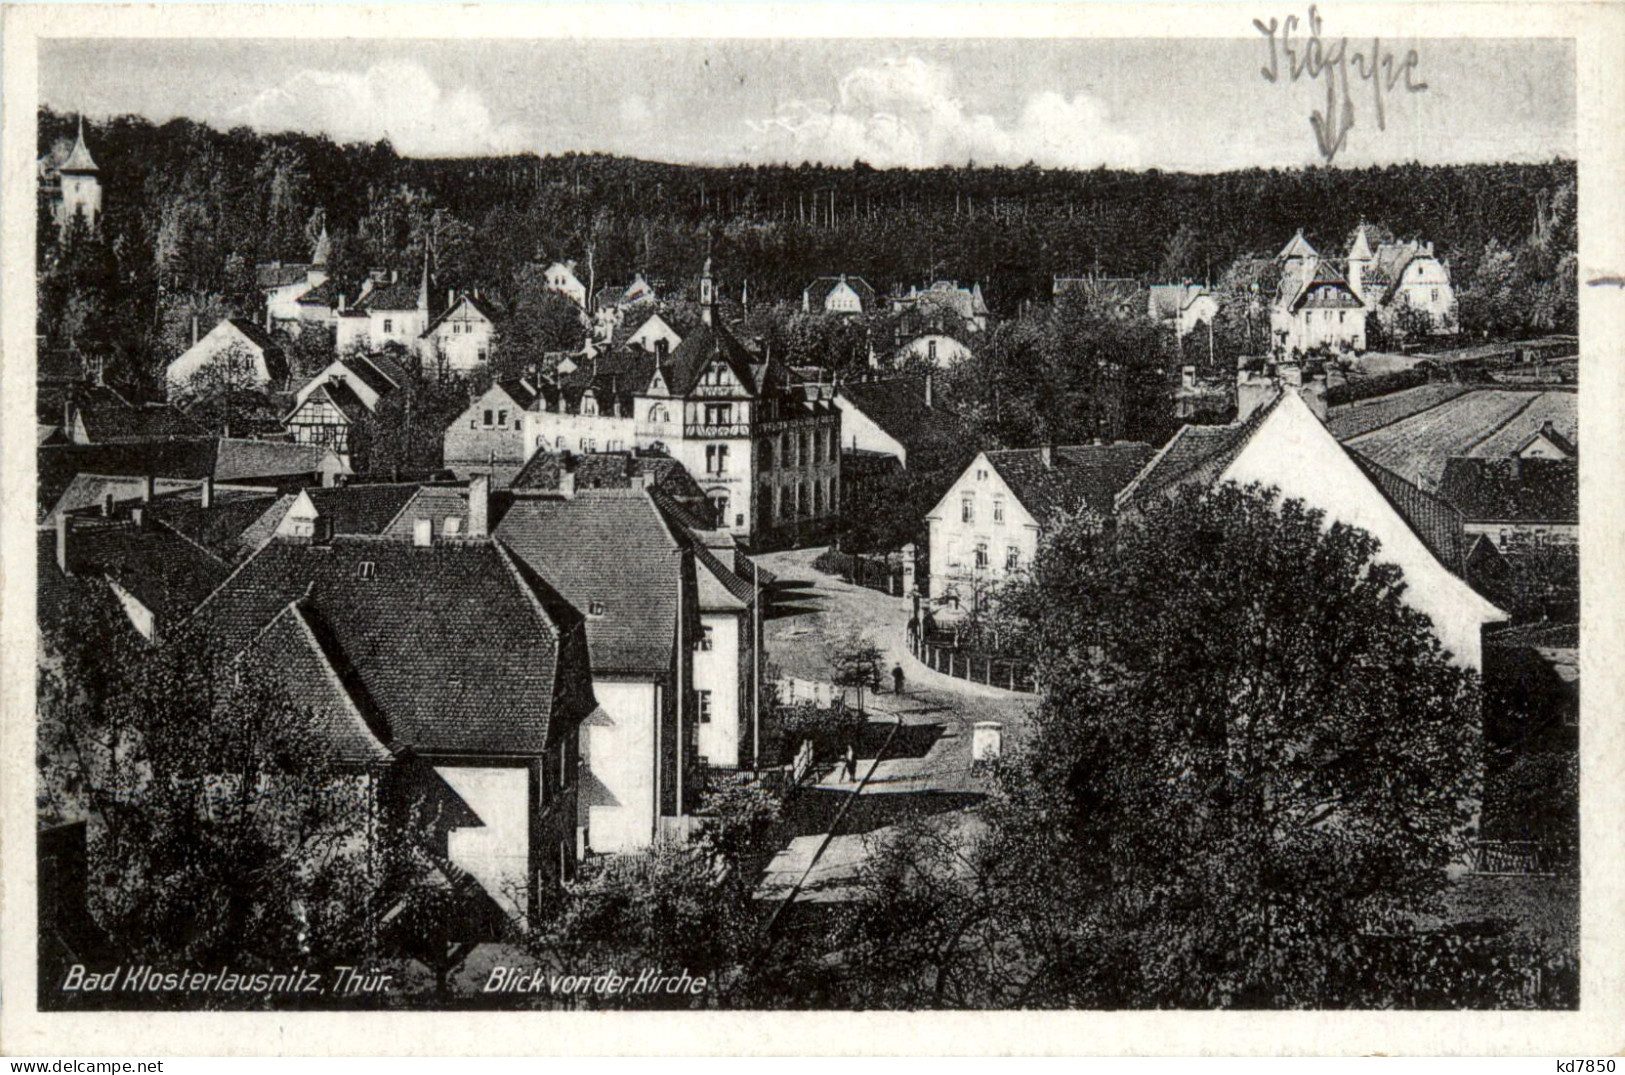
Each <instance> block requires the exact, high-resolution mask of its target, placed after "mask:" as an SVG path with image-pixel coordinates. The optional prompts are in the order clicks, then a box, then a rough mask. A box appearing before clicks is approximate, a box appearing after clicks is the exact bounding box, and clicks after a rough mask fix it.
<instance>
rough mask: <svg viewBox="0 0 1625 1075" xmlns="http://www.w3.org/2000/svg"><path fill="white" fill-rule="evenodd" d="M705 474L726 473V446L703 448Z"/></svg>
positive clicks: (718, 445) (714, 445) (715, 445)
mask: <svg viewBox="0 0 1625 1075" xmlns="http://www.w3.org/2000/svg"><path fill="white" fill-rule="evenodd" d="M705 472H706V473H707V474H726V473H728V446H727V445H726V444H707V445H706V446H705Z"/></svg>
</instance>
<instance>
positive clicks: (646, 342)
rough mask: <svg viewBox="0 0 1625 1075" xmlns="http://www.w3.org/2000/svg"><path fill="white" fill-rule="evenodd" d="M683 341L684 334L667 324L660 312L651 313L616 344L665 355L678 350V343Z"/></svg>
mask: <svg viewBox="0 0 1625 1075" xmlns="http://www.w3.org/2000/svg"><path fill="white" fill-rule="evenodd" d="M682 342H683V337H682V335H681V334H679V333H678V331H677V330H676V329H674V328H672V327H671V325H669V324H667V323H666V319H665V318H663V317H661V316H660V314H659V313H651V314H650V315H649V316H648V317H646V318H644V319H643V321H642V322H641V323H640V324H639V325H638V327H637V328H636V329H634V330H633V331H631V332H630V333H628V334H627V335H626V337H625V338H624V339H620V340H616V341H615V345H616V346H625V347H637V348H640V349H642V350H644V351H647V352H649V353H650V354H652V355H653V354H658V355H662V356H664V355H669V354H670V353H671V352H673V351H675V350H677V345H678V344H680V343H682Z"/></svg>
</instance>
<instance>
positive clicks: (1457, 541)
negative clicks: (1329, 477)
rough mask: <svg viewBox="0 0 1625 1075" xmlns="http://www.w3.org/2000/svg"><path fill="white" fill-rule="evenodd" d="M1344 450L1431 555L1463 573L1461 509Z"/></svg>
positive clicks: (1464, 536) (1464, 551) (1464, 533)
mask: <svg viewBox="0 0 1625 1075" xmlns="http://www.w3.org/2000/svg"><path fill="white" fill-rule="evenodd" d="M1345 450H1346V451H1348V456H1349V458H1350V459H1352V460H1354V465H1355V466H1357V467H1359V468H1360V470H1361V471H1363V472H1364V473H1365V476H1366V477H1367V478H1370V479H1371V484H1372V485H1374V486H1376V487H1377V491H1378V492H1380V493H1381V494H1382V495H1383V498H1384V499H1386V500H1387V501H1388V503H1389V504H1391V505H1393V508H1394V510H1395V511H1397V512H1398V513H1399V515H1400V517H1401V518H1402V519H1404V520H1405V523H1406V525H1407V526H1409V527H1410V528H1411V530H1412V532H1414V533H1415V534H1416V536H1417V537H1419V538H1421V539H1422V544H1424V545H1426V546H1427V547H1428V551H1429V552H1431V553H1432V554H1433V558H1434V559H1435V560H1438V561H1439V563H1441V564H1443V565H1444V566H1445V567H1446V568H1448V569H1449V570H1450V571H1451V572H1452V573H1453V574H1456V575H1464V574H1465V572H1466V570H1467V531H1466V529H1465V528H1464V527H1463V525H1462V516H1461V512H1459V511H1457V510H1456V509H1455V508H1454V507H1452V506H1451V505H1450V504H1449V502H1447V501H1445V500H1444V499H1442V498H1440V497H1437V496H1434V495H1433V494H1432V493H1429V492H1427V491H1425V490H1423V489H1422V488H1421V487H1419V486H1417V485H1416V484H1415V483H1414V482H1409V481H1406V480H1405V479H1404V478H1402V477H1400V476H1399V475H1398V474H1395V473H1394V472H1393V471H1391V470H1389V469H1388V468H1387V467H1383V466H1380V465H1378V464H1376V463H1374V462H1372V461H1371V460H1369V459H1367V458H1366V457H1365V456H1363V455H1361V454H1360V453H1359V452H1356V451H1352V450H1348V449H1345Z"/></svg>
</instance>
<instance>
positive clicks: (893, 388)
mask: <svg viewBox="0 0 1625 1075" xmlns="http://www.w3.org/2000/svg"><path fill="white" fill-rule="evenodd" d="M925 386H926V377H925V376H912V377H888V378H885V379H884V380H873V381H848V382H846V383H845V384H842V385H841V387H840V389H839V391H840V394H841V395H843V396H845V397H846V398H847V400H848V401H849V402H850V403H852V405H853V406H855V407H856V408H857V409H858V410H860V411H862V412H863V413H864V414H865V415H866V416H867V417H868V418H869V420H870V421H872V422H874V424H875V425H877V426H879V427H880V428H881V429H882V430H884V431H885V432H886V434H887V435H888V436H890V437H891V438H892V439H894V440H896V441H897V442H898V443H899V444H902V445H903V446H904V447H907V448H914V447H916V446H918V445H920V444H923V443H929V442H932V441H934V440H939V439H942V438H957V437H960V436H962V435H963V434H964V432H965V427H964V423H963V422H961V421H960V420H959V416H958V415H956V414H954V413H953V412H952V411H950V410H949V409H947V408H946V407H943V406H940V405H938V404H937V403H936V402H935V400H933V402H932V405H931V406H929V407H928V406H926V403H925Z"/></svg>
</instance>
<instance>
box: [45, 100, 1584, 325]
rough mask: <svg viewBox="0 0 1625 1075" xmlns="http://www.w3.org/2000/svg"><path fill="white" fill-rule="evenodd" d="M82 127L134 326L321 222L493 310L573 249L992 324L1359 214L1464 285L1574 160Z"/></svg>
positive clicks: (659, 268) (605, 265) (1568, 181)
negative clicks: (519, 279) (901, 296)
mask: <svg viewBox="0 0 1625 1075" xmlns="http://www.w3.org/2000/svg"><path fill="white" fill-rule="evenodd" d="M39 120H40V122H39V144H40V151H41V153H44V152H47V151H48V150H50V148H51V147H52V145H53V144H54V143H55V142H56V141H57V140H59V139H63V138H69V139H71V137H72V133H73V123H74V117H72V116H69V115H64V114H57V113H54V112H51V111H49V110H45V111H42V112H41V113H40V117H39ZM86 134H87V138H88V140H89V143H90V146H91V149H92V152H93V153H94V154H95V157H96V160H97V162H98V163H99V164H100V166H101V169H102V181H103V184H104V188H105V194H104V205H105V207H106V208H105V219H104V226H103V233H104V236H105V238H106V239H107V240H108V242H109V243H110V244H111V245H112V247H113V249H114V251H115V252H116V255H117V259H118V263H119V269H120V272H121V275H122V276H123V277H124V279H125V281H126V283H127V284H129V285H131V286H132V287H134V288H135V289H137V290H144V291H145V294H140V295H137V294H132V295H130V296H129V300H130V301H133V302H135V303H136V305H137V308H145V311H146V313H147V314H148V315H149V316H153V317H157V316H160V315H159V311H158V310H157V309H156V306H157V304H158V302H159V299H160V296H163V295H174V294H187V295H197V294H200V293H212V294H216V295H220V296H222V297H225V298H227V299H233V298H238V297H240V298H242V299H245V300H246V299H248V298H249V297H250V294H251V291H252V282H251V281H252V265H253V264H254V263H255V262H258V261H265V260H269V259H272V258H282V259H286V260H302V259H305V258H307V257H308V255H309V252H310V245H311V236H312V233H313V232H314V231H319V229H320V225H321V223H322V220H323V218H324V216H325V221H326V223H327V225H328V227H329V230H330V232H331V233H332V235H333V238H334V240H335V248H334V266H333V267H334V270H335V274H336V275H338V276H339V277H340V278H341V280H344V279H345V278H356V279H359V276H360V274H361V273H362V271H363V270H364V269H365V268H366V267H367V266H372V265H381V266H393V267H396V268H402V269H406V268H410V267H411V266H413V265H414V264H416V263H417V261H418V259H419V258H420V257H421V253H420V251H421V249H422V246H421V244H422V241H423V236H424V234H425V232H426V230H431V229H432V231H433V232H434V234H435V240H436V247H437V252H438V258H439V262H440V266H441V274H442V277H443V279H445V280H446V281H447V282H448V283H452V284H456V285H459V286H465V287H482V288H485V289H488V290H489V292H491V293H492V294H494V295H496V296H498V297H500V296H502V295H503V294H504V293H505V292H506V291H507V290H508V288H509V287H510V286H511V285H512V281H513V280H514V279H515V277H516V275H517V272H516V270H517V269H518V268H519V267H520V266H521V265H523V264H525V263H526V262H528V261H529V260H530V259H532V258H533V257H537V256H542V257H546V258H555V257H557V258H576V259H578V260H580V261H581V262H583V269H585V263H586V262H587V261H588V260H589V255H590V259H591V265H592V270H593V275H594V276H595V278H596V279H595V282H596V283H597V284H598V285H602V284H605V283H615V282H624V281H625V280H626V279H628V278H629V277H630V275H631V273H632V272H633V271H642V272H644V273H645V274H646V275H648V276H649V277H650V278H651V279H653V280H657V281H659V280H664V281H666V282H667V284H668V286H679V285H685V284H687V283H688V282H689V279H690V278H691V277H692V276H693V275H694V273H695V271H696V269H697V267H698V264H699V261H700V260H701V259H702V258H703V256H704V253H705V251H706V249H707V247H708V245H709V246H710V247H711V249H712V251H713V253H714V256H715V257H716V259H717V264H718V267H719V271H720V272H721V274H722V276H723V279H724V282H725V284H726V286H727V287H728V289H729V291H730V292H732V293H734V294H737V289H738V288H739V286H740V285H741V283H742V282H744V281H748V282H749V286H750V293H751V297H752V299H753V300H758V299H761V300H771V299H787V298H793V297H798V296H799V294H800V291H801V289H802V287H803V286H804V285H805V284H806V283H807V281H808V280H810V279H811V278H812V277H814V276H818V275H822V274H828V273H837V272H845V273H852V274H859V275H862V276H864V277H866V278H867V279H868V280H869V281H870V282H871V283H872V284H874V285H875V287H876V288H877V289H878V290H880V291H882V292H885V291H887V290H889V289H890V288H891V287H893V286H894V285H898V284H902V285H905V286H906V285H907V284H908V283H913V282H922V281H925V280H928V279H930V278H944V277H945V278H951V279H958V280H961V281H967V282H968V281H971V280H979V281H982V283H983V287H984V289H985V292H986V294H987V297H988V301H989V303H990V305H991V306H992V307H993V310H994V312H995V313H996V314H1008V313H1012V312H1014V311H1015V310H1017V309H1018V308H1019V307H1020V305H1021V303H1022V302H1023V301H1024V300H1027V299H1036V298H1042V297H1045V296H1047V295H1048V293H1049V287H1050V278H1051V276H1052V275H1054V274H1063V275H1064V274H1078V273H1082V272H1085V271H1091V270H1098V271H1099V272H1101V273H1104V274H1108V275H1124V276H1135V277H1139V278H1141V279H1151V278H1153V277H1161V278H1168V277H1174V276H1181V277H1189V278H1192V279H1203V278H1209V277H1211V278H1217V277H1218V275H1219V274H1220V273H1221V272H1222V271H1223V270H1224V268H1225V267H1226V266H1227V265H1229V264H1230V263H1231V261H1233V260H1234V259H1235V258H1236V257H1237V256H1238V255H1240V254H1245V253H1266V254H1267V253H1274V252H1275V251H1276V250H1278V249H1279V248H1280V247H1281V246H1282V245H1283V244H1284V243H1285V242H1286V240H1287V239H1289V238H1290V237H1291V236H1292V233H1293V232H1294V231H1295V230H1296V229H1298V228H1303V229H1304V231H1305V233H1306V235H1308V237H1309V238H1310V240H1311V241H1312V242H1315V243H1317V244H1320V245H1321V247H1322V249H1323V250H1325V251H1326V252H1336V253H1341V251H1342V246H1343V244H1344V242H1345V241H1346V237H1347V236H1348V235H1349V233H1350V231H1351V230H1352V229H1353V228H1354V227H1355V226H1356V225H1357V224H1359V223H1361V222H1363V221H1368V222H1376V223H1380V224H1382V225H1383V226H1385V227H1386V229H1387V230H1389V231H1391V232H1392V233H1394V234H1395V235H1398V236H1402V237H1416V238H1420V239H1427V240H1431V241H1433V242H1434V243H1435V244H1436V246H1437V247H1438V249H1439V250H1440V252H1441V253H1442V254H1443V255H1444V256H1446V257H1448V258H1450V259H1451V262H1452V267H1453V269H1454V271H1455V272H1456V274H1457V276H1458V278H1464V277H1465V275H1466V274H1469V273H1471V271H1472V270H1473V268H1474V267H1475V265H1476V262H1477V260H1478V259H1479V258H1480V257H1481V255H1482V251H1483V249H1484V247H1485V245H1486V243H1488V242H1489V241H1491V240H1495V241H1496V242H1497V243H1498V244H1499V245H1501V246H1502V247H1512V246H1515V245H1516V244H1517V243H1518V242H1520V241H1521V240H1523V239H1524V238H1525V237H1526V236H1527V235H1528V234H1529V232H1530V229H1531V226H1532V222H1533V221H1534V220H1535V218H1536V216H1537V205H1538V204H1540V200H1541V199H1542V198H1545V199H1548V200H1549V199H1552V198H1554V197H1559V196H1563V197H1567V196H1571V193H1569V194H1563V195H1560V193H1559V192H1563V191H1567V192H1572V189H1573V186H1572V185H1573V183H1574V177H1575V166H1574V163H1573V162H1572V161H1553V162H1551V163H1547V164H1533V165H1518V164H1490V165H1469V166H1450V167H1435V166H1421V165H1404V166H1392V167H1386V168H1371V169H1364V170H1347V169H1338V168H1311V169H1305V170H1290V171H1263V170H1256V169H1255V170H1251V171H1244V172H1230V173H1223V174H1215V175H1192V174H1172V173H1159V172H1156V171H1151V172H1119V171H1107V170H1104V169H1101V170H1095V171H1087V172H1079V171H1064V170H1054V169H1043V168H1038V167H1035V166H1031V165H1029V166H1026V167H1021V168H1003V167H993V168H986V167H976V166H972V165H967V166H966V167H963V168H936V169H929V170H902V169H893V170H885V171H882V170H877V169H874V168H870V167H868V166H867V165H865V164H862V163H856V164H854V165H853V166H851V167H847V168H830V167H821V166H813V165H807V164H802V165H799V166H790V165H764V166H735V167H697V166H688V165H675V164H661V163H654V162H649V161H642V160H634V159H627V158H620V157H611V156H599V155H590V156H589V155H566V156H562V157H536V156H533V155H522V156H513V157H489V158H475V159H463V160H445V159H440V160H415V159H407V158H403V157H401V156H399V155H397V154H396V153H395V152H394V150H393V149H392V148H391V147H390V145H389V144H388V143H387V142H386V143H378V144H375V145H338V144H335V143H333V142H332V141H329V140H328V139H326V138H323V137H319V136H308V135H300V134H276V135H264V134H259V133H256V132H253V131H251V130H248V129H246V128H238V129H234V130H231V131H226V132H222V131H217V130H214V129H212V128H209V127H207V126H204V125H201V124H197V123H193V122H190V121H186V120H174V121H171V122H169V123H166V124H164V125H162V126H154V125H153V124H151V123H150V122H148V121H146V120H143V119H140V118H137V117H120V118H117V119H114V120H111V121H108V122H91V123H89V124H88V125H87V128H86ZM437 211H438V212H437ZM1570 219H1572V214H1571V215H1570ZM585 275H586V274H585V271H583V277H584V278H585ZM148 303H151V304H152V305H151V306H149V305H148Z"/></svg>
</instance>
